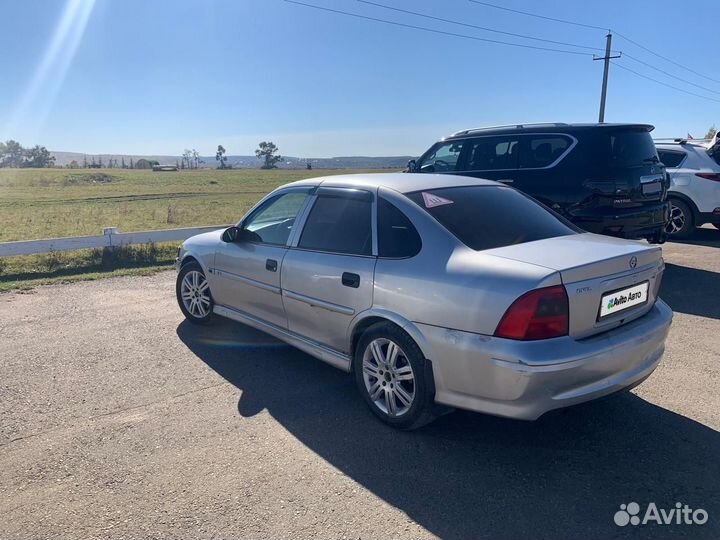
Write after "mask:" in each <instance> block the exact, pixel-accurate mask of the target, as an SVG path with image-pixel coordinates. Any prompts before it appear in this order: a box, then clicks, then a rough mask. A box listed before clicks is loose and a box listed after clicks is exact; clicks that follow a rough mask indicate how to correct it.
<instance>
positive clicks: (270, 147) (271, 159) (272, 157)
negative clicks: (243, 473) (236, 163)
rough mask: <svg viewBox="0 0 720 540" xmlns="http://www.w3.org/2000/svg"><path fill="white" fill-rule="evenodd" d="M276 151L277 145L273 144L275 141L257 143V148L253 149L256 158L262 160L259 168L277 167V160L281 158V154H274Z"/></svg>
mask: <svg viewBox="0 0 720 540" xmlns="http://www.w3.org/2000/svg"><path fill="white" fill-rule="evenodd" d="M277 152H278V147H277V146H275V143H273V142H270V141H263V142H261V143H260V144H259V145H258V148H257V150H255V156H257V158H258V159H262V160H263V164H262V167H260V168H261V169H276V168H277V162H278V161H280V160H281V159H282V156H280V155H276V154H277Z"/></svg>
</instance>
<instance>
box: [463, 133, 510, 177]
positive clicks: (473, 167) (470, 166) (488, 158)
mask: <svg viewBox="0 0 720 540" xmlns="http://www.w3.org/2000/svg"><path fill="white" fill-rule="evenodd" d="M465 144H466V145H467V146H468V148H467V150H466V152H467V159H466V163H465V164H464V165H463V166H462V167H461V168H460V170H463V171H493V170H501V169H517V166H518V156H519V154H520V152H519V141H518V137H517V136H512V137H482V138H479V139H470V140H468V141H467V142H466V143H465Z"/></svg>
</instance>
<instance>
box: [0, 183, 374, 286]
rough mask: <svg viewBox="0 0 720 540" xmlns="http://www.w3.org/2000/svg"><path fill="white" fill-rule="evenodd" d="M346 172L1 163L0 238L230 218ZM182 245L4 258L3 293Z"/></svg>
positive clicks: (144, 259)
mask: <svg viewBox="0 0 720 540" xmlns="http://www.w3.org/2000/svg"><path fill="white" fill-rule="evenodd" d="M349 172H367V171H358V170H353V171H348V170H330V171H323V170H314V171H306V170H292V171H291V170H279V169H278V170H257V169H236V170H215V169H207V170H197V171H178V172H154V171H147V170H127V169H81V170H69V169H0V242H7V241H12V240H33V239H40V238H57V237H63V236H81V235H97V234H102V229H103V228H104V227H117V228H118V230H119V231H120V232H131V231H142V230H156V229H171V228H176V227H193V226H201V225H219V224H223V223H232V222H235V221H237V220H238V219H240V217H242V215H243V214H245V212H246V211H247V210H248V209H249V208H250V207H251V206H252V205H254V204H255V203H256V202H257V201H258V200H259V199H260V198H262V197H263V196H264V195H265V194H266V193H268V192H269V191H271V190H273V189H275V188H276V187H278V186H280V185H282V184H286V183H288V182H293V181H295V180H301V179H304V178H312V177H317V176H325V175H333V174H347V173H349ZM176 247H177V244H169V245H159V246H133V247H129V248H127V249H123V250H119V251H115V255H114V258H112V257H111V256H110V255H108V252H103V251H102V250H79V251H72V252H63V253H52V254H46V255H31V256H25V257H7V258H4V259H0V291H3V290H9V289H14V288H22V287H27V286H33V285H37V284H42V283H53V282H57V281H73V280H77V279H95V278H97V277H102V276H105V275H119V274H127V273H131V274H136V273H147V272H151V271H155V270H157V269H161V268H167V267H168V266H169V265H170V264H172V262H173V260H174V257H175V249H176Z"/></svg>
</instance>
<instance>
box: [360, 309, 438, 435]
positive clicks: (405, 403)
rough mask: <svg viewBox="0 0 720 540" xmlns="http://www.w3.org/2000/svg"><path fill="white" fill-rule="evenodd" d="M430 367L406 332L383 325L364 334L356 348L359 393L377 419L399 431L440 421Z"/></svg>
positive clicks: (371, 328) (390, 324) (373, 327)
mask: <svg viewBox="0 0 720 540" xmlns="http://www.w3.org/2000/svg"><path fill="white" fill-rule="evenodd" d="M388 353H389V354H388ZM378 358H379V360H378ZM429 364H430V363H429V362H428V361H427V360H426V359H425V357H424V356H423V353H422V351H421V350H420V347H418V345H417V343H415V341H413V339H412V338H411V337H410V336H409V335H408V334H407V332H405V331H404V330H402V329H401V328H400V327H398V326H396V325H394V324H392V323H389V322H387V323H385V322H383V323H377V324H374V325H372V326H370V327H369V328H368V329H367V330H365V332H363V334H362V336H361V337H360V340H359V342H358V344H357V347H356V348H355V355H354V361H353V371H354V374H355V382H356V383H357V387H358V390H359V391H360V394H361V395H362V397H363V399H364V400H365V402H366V403H367V404H368V406H369V407H370V410H371V411H372V412H373V414H374V415H375V416H377V417H378V418H379V419H380V420H382V421H383V422H385V423H386V424H388V425H390V426H392V427H395V428H398V429H417V428H419V427H421V426H423V425H425V424H427V423H428V422H431V421H432V420H434V419H435V418H436V417H437V413H436V411H435V407H434V398H435V391H434V388H435V385H434V382H433V376H432V368H431V366H430V365H429Z"/></svg>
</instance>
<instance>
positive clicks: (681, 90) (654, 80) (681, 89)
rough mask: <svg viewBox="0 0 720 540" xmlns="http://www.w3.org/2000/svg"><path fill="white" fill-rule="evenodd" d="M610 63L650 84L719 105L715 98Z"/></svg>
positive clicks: (719, 100) (615, 63)
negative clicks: (659, 85)
mask: <svg viewBox="0 0 720 540" xmlns="http://www.w3.org/2000/svg"><path fill="white" fill-rule="evenodd" d="M611 63H612V64H613V65H614V66H615V67H618V68H620V69H624V70H625V71H629V72H630V73H633V74H635V75H637V76H638V77H642V78H643V79H647V80H648V81H652V82H654V83H657V84H661V85H663V86H667V87H668V88H672V89H673V90H677V91H678V92H684V93H686V94H690V95H691V96H696V97H699V98H703V99H707V100H708V101H715V102H717V103H720V99H715V98H711V97H708V96H703V95H702V94H696V93H695V92H690V91H689V90H685V89H683V88H678V87H677V86H673V85H672V84H667V83H664V82H662V81H658V80H657V79H653V78H652V77H648V76H647V75H643V74H642V73H638V72H637V71H635V70H634V69H630V68H628V67H625V66H623V65H622V64H618V63H617V62H612V60H611Z"/></svg>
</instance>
